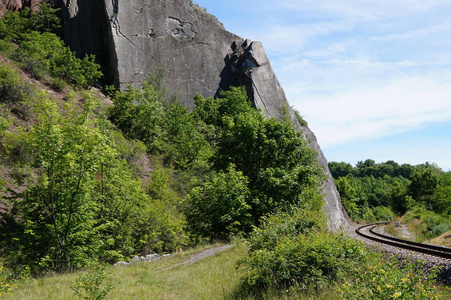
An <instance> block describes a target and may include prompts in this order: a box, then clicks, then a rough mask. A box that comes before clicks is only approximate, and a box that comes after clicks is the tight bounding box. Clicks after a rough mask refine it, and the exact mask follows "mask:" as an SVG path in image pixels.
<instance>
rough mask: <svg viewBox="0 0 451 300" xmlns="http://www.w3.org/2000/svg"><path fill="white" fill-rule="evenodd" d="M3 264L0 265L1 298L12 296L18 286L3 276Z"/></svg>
mask: <svg viewBox="0 0 451 300" xmlns="http://www.w3.org/2000/svg"><path fill="white" fill-rule="evenodd" d="M3 273H4V272H3V264H2V263H0V297H2V296H8V295H11V293H12V291H13V290H14V289H15V288H16V285H15V284H14V283H12V282H11V281H10V280H9V279H8V278H7V276H4V274H3Z"/></svg>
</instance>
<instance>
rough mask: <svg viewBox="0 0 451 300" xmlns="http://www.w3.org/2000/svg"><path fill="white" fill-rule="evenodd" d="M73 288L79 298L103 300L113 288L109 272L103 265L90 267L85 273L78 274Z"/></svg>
mask: <svg viewBox="0 0 451 300" xmlns="http://www.w3.org/2000/svg"><path fill="white" fill-rule="evenodd" d="M71 288H72V290H73V291H74V293H75V295H76V296H77V298H79V299H85V300H102V299H105V298H106V296H107V295H108V293H109V292H110V291H111V290H112V289H113V284H112V283H111V279H110V278H109V274H108V273H107V272H106V271H105V267H104V266H102V265H95V266H92V267H89V268H88V269H87V270H86V271H85V273H81V274H78V275H77V281H76V283H75V285H73V286H72V287H71Z"/></svg>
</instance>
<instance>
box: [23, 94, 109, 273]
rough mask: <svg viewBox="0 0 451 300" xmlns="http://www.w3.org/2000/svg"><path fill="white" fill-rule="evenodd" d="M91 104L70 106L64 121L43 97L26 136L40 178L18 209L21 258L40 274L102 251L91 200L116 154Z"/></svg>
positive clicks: (76, 264) (71, 265)
mask: <svg viewBox="0 0 451 300" xmlns="http://www.w3.org/2000/svg"><path fill="white" fill-rule="evenodd" d="M89 100H90V99H88V98H87V99H85V101H86V106H85V107H84V109H80V108H79V107H77V106H75V105H73V104H71V103H68V104H67V109H68V111H69V113H68V116H63V115H61V114H60V113H59V112H58V108H57V106H56V104H55V103H53V102H51V101H50V100H49V99H48V98H47V96H46V95H45V94H44V95H42V96H41V102H40V105H41V113H40V115H39V119H38V122H37V124H36V125H35V126H34V127H33V128H32V129H31V131H30V133H29V134H27V136H26V139H27V140H28V143H29V149H30V151H31V152H32V153H33V154H34V157H35V159H34V162H33V165H34V167H35V168H36V170H37V171H38V177H37V180H36V183H35V184H34V185H33V186H31V187H29V188H28V189H27V190H26V191H25V192H24V193H23V196H22V197H23V200H22V201H20V200H19V201H18V202H17V203H16V206H17V208H18V209H19V211H20V212H21V214H22V216H21V218H20V221H19V225H20V226H21V227H22V228H23V235H21V236H20V237H19V240H20V245H21V247H22V248H21V255H22V256H23V259H24V260H25V261H27V262H28V263H31V264H34V266H35V271H38V270H41V269H43V268H44V269H46V268H49V269H52V270H58V271H62V270H66V269H72V268H74V267H80V266H81V265H82V264H83V263H84V262H85V261H86V260H88V259H89V258H90V257H95V256H96V250H98V247H99V243H98V241H97V238H96V234H97V230H96V228H97V227H96V219H95V217H96V211H97V209H98V203H97V202H96V201H95V199H92V198H90V197H89V194H90V193H92V190H93V188H94V186H95V184H94V183H95V181H96V178H97V174H98V171H99V170H100V169H101V166H102V164H103V163H104V162H105V161H108V160H110V159H112V158H113V157H114V156H115V155H116V153H115V151H114V149H112V147H111V143H110V141H108V139H107V138H106V137H105V136H104V135H103V134H102V132H101V131H100V129H99V127H97V126H96V124H95V119H93V118H92V113H93V102H92V101H89Z"/></svg>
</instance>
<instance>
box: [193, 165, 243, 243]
mask: <svg viewBox="0 0 451 300" xmlns="http://www.w3.org/2000/svg"><path fill="white" fill-rule="evenodd" d="M247 184H248V180H247V178H246V177H245V176H243V173H242V172H239V171H236V169H235V166H233V165H230V166H229V168H228V169H227V171H226V172H220V173H218V174H216V175H214V176H213V177H212V179H211V180H209V181H207V182H205V184H204V185H203V186H200V187H196V188H194V189H193V190H192V191H191V192H190V193H189V194H188V196H187V198H186V202H185V215H186V218H187V221H188V224H189V227H190V229H191V232H193V233H194V234H195V235H198V236H200V237H209V238H212V239H224V238H228V236H229V235H230V234H233V233H238V232H248V231H249V229H250V226H251V224H252V218H251V217H252V216H251V215H250V208H251V207H250V205H249V204H248V203H249V202H250V199H249V198H250V191H249V189H248V187H247Z"/></svg>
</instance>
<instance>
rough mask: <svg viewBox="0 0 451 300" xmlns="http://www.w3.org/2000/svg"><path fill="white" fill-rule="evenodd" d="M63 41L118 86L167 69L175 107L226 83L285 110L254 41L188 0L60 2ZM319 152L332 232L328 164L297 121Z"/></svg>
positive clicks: (335, 201)
mask: <svg viewBox="0 0 451 300" xmlns="http://www.w3.org/2000/svg"><path fill="white" fill-rule="evenodd" d="M60 1H62V4H63V5H62V8H63V15H64V31H65V37H66V41H67V42H68V44H69V45H70V47H71V48H72V49H73V50H75V51H77V53H79V54H81V55H82V54H84V53H93V54H96V56H97V57H98V59H99V62H100V63H101V64H102V66H103V70H104V73H106V74H108V75H109V77H108V78H107V81H109V82H110V83H114V84H115V85H116V86H118V87H120V88H124V87H126V86H127V85H137V86H139V85H140V83H141V82H142V81H144V80H145V78H146V76H147V75H148V74H149V73H152V72H153V71H154V70H156V69H157V68H161V67H164V68H165V69H166V70H167V78H166V79H167V83H168V87H169V89H170V91H171V92H173V93H176V94H177V95H178V98H179V100H180V102H181V103H182V104H183V105H185V106H186V107H188V108H192V107H193V106H194V102H193V96H194V95H195V94H197V93H199V94H200V95H202V96H204V97H214V96H215V95H217V94H218V92H219V91H220V90H221V89H227V88H228V87H229V86H231V85H245V86H246V88H247V92H248V95H249V97H250V99H251V100H252V101H253V103H254V105H255V107H256V108H260V109H262V110H264V111H265V112H266V113H267V115H268V116H271V117H276V118H277V117H279V114H280V108H281V107H283V106H287V107H289V105H288V101H287V99H286V96H285V93H284V91H283V89H282V87H281V85H280V83H279V81H278V80H277V78H276V76H275V74H274V72H273V70H272V67H271V64H270V62H269V60H268V57H267V56H266V54H265V51H264V49H263V46H262V44H261V43H260V42H252V41H249V40H244V39H242V38H240V37H238V36H236V35H234V34H232V33H230V32H228V31H226V30H225V29H224V27H223V25H222V24H221V23H220V22H219V21H218V20H217V19H216V18H215V17H214V16H212V15H210V14H209V13H207V12H206V11H205V10H204V9H202V8H200V7H199V6H197V5H196V4H194V3H193V2H192V1H189V0H128V1H119V0H112V1H105V0H60ZM292 119H293V122H294V123H295V126H297V129H298V130H300V131H303V133H304V136H305V137H306V139H308V140H309V143H310V146H311V147H312V148H313V149H315V150H316V151H317V152H318V160H319V161H320V163H321V164H322V166H323V167H324V170H325V173H326V174H327V176H328V181H327V182H326V184H325V185H324V188H323V191H324V194H325V202H326V203H325V210H326V212H327V213H328V215H329V227H330V229H333V230H337V229H339V228H340V227H342V226H344V227H346V226H348V222H347V218H346V217H345V214H344V213H343V209H342V206H341V202H340V197H339V195H338V192H337V190H336V188H335V185H334V183H333V180H332V177H331V175H330V172H329V170H328V167H327V161H326V159H325V157H324V155H323V153H322V151H321V149H320V147H319V145H318V144H317V142H316V138H315V136H314V135H313V133H312V132H311V131H310V130H309V129H308V128H305V127H301V125H300V124H299V123H298V122H297V119H296V118H295V116H294V113H293V112H292Z"/></svg>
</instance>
